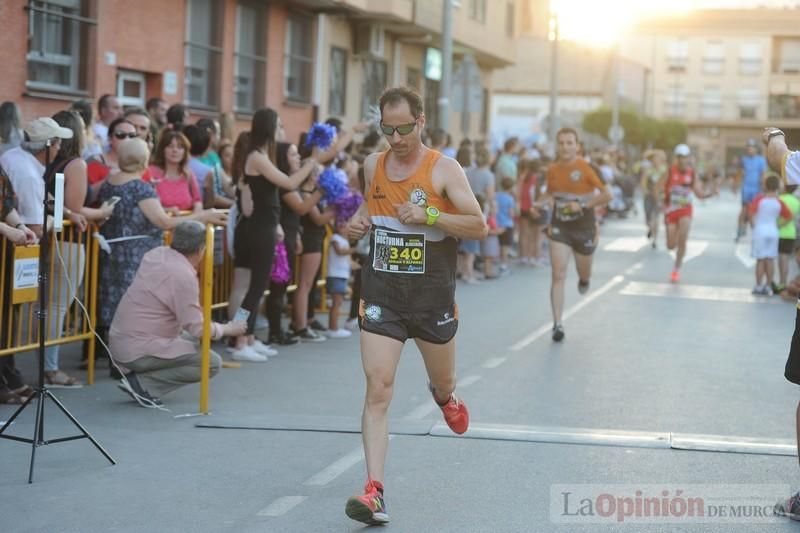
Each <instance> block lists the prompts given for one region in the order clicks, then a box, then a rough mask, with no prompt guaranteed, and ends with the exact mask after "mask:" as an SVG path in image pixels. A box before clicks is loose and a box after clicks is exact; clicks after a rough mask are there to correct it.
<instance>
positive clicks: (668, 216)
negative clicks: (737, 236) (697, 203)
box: [658, 144, 716, 283]
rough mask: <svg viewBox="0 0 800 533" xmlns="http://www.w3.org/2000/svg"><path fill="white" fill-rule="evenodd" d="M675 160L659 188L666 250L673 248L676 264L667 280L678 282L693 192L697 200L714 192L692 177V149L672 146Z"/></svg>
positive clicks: (683, 146) (688, 227) (690, 214)
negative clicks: (665, 233)
mask: <svg viewBox="0 0 800 533" xmlns="http://www.w3.org/2000/svg"><path fill="white" fill-rule="evenodd" d="M673 155H674V156H675V163H674V164H673V165H672V166H671V167H670V169H669V171H668V172H667V173H666V174H665V175H664V176H663V177H662V178H661V182H660V183H659V184H658V188H659V189H660V190H663V191H664V222H665V225H666V226H667V249H668V250H675V267H674V268H673V269H672V275H671V276H670V281H672V283H678V282H679V281H680V277H681V274H680V270H681V265H682V264H683V257H684V256H685V255H686V242H687V241H688V240H689V230H690V229H691V227H692V199H693V195H695V196H697V197H698V198H700V199H704V198H709V197H711V196H713V195H714V194H716V193H715V192H706V191H704V190H703V189H702V184H701V183H700V180H698V179H696V178H695V174H694V169H693V168H692V167H691V165H690V164H689V156H691V155H692V152H691V150H690V149H689V147H688V146H686V145H685V144H679V145H678V146H676V147H675V150H674V154H673Z"/></svg>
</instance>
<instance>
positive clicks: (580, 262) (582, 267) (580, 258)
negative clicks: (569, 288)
mask: <svg viewBox="0 0 800 533" xmlns="http://www.w3.org/2000/svg"><path fill="white" fill-rule="evenodd" d="M575 270H576V271H577V272H578V278H579V279H580V280H582V281H589V279H590V278H591V277H592V256H591V255H583V254H579V253H578V252H575Z"/></svg>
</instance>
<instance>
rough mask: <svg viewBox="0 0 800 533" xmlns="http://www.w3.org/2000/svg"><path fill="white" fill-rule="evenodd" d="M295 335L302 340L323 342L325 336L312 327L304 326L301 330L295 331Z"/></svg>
mask: <svg viewBox="0 0 800 533" xmlns="http://www.w3.org/2000/svg"><path fill="white" fill-rule="evenodd" d="M294 335H295V337H296V338H297V339H298V340H299V341H300V342H323V341H325V337H324V336H322V335H320V334H319V333H317V332H316V331H314V330H313V329H311V328H303V329H301V330H300V331H295V332H294Z"/></svg>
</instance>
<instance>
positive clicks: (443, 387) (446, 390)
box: [414, 338, 456, 404]
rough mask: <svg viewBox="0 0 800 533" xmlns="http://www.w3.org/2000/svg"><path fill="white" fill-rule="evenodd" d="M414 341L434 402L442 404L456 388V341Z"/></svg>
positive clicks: (453, 339)
mask: <svg viewBox="0 0 800 533" xmlns="http://www.w3.org/2000/svg"><path fill="white" fill-rule="evenodd" d="M414 341H415V342H416V343H417V348H419V351H420V353H422V360H423V362H424V363H425V370H427V372H428V380H429V381H430V382H431V386H432V387H433V390H434V396H435V399H436V402H437V403H439V404H442V403H444V402H446V401H447V399H448V398H449V397H450V394H451V393H452V392H453V391H454V390H455V388H456V340H455V338H452V339H450V341H449V342H447V343H446V344H433V343H431V342H426V341H423V340H421V339H414Z"/></svg>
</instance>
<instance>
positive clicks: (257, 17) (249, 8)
mask: <svg viewBox="0 0 800 533" xmlns="http://www.w3.org/2000/svg"><path fill="white" fill-rule="evenodd" d="M266 25H267V24H266V15H265V12H264V7H263V5H261V4H257V3H253V2H240V3H239V5H237V6H236V51H235V52H234V54H233V58H234V65H233V95H234V99H233V106H234V109H235V110H236V111H239V112H242V113H252V112H253V111H255V110H256V109H258V108H259V107H262V106H263V105H264V102H265V98H264V88H265V87H266V84H267V81H266V70H267V57H266V36H265V35H264V28H265V27H266Z"/></svg>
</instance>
